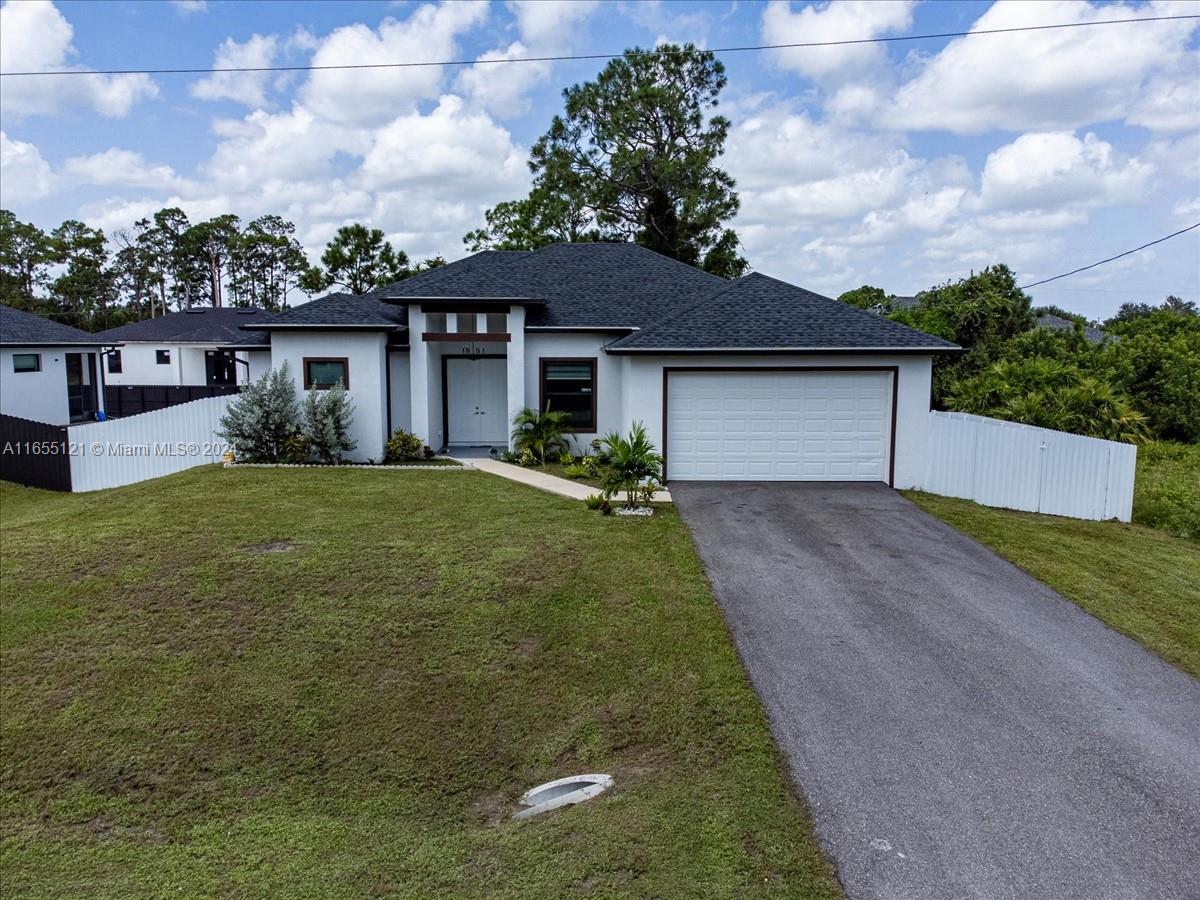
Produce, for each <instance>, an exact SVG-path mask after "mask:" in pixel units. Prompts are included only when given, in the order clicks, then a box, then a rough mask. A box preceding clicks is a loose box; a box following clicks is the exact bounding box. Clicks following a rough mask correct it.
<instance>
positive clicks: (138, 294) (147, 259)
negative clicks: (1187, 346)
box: [111, 228, 158, 321]
mask: <svg viewBox="0 0 1200 900" xmlns="http://www.w3.org/2000/svg"><path fill="white" fill-rule="evenodd" d="M112 243H113V245H114V246H115V247H116V253H114V254H113V261H112V266H111V273H112V279H113V289H114V291H115V292H116V294H117V296H118V297H119V298H122V299H124V301H125V303H126V306H127V308H128V313H127V315H128V317H129V318H131V319H132V320H134V321H137V320H139V319H145V318H148V317H150V316H153V315H154V301H155V298H156V297H157V295H158V278H157V273H156V272H155V269H154V261H153V259H152V258H151V256H150V254H149V253H148V252H147V250H146V247H145V246H144V245H143V244H142V242H141V241H140V240H139V239H138V235H136V234H133V233H131V232H129V231H128V230H126V229H123V228H122V229H118V230H117V231H114V232H113V235H112Z"/></svg>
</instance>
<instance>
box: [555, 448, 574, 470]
mask: <svg viewBox="0 0 1200 900" xmlns="http://www.w3.org/2000/svg"><path fill="white" fill-rule="evenodd" d="M574 462H575V456H574V454H572V453H571V451H570V450H564V451H563V452H562V453H560V454H558V464H559V465H560V466H569V465H572V464H574Z"/></svg>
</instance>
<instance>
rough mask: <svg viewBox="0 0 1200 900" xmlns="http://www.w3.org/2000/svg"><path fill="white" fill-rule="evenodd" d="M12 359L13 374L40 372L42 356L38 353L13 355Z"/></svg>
mask: <svg viewBox="0 0 1200 900" xmlns="http://www.w3.org/2000/svg"><path fill="white" fill-rule="evenodd" d="M12 359H13V371H14V372H40V371H42V354H40V353H14V354H13V358H12Z"/></svg>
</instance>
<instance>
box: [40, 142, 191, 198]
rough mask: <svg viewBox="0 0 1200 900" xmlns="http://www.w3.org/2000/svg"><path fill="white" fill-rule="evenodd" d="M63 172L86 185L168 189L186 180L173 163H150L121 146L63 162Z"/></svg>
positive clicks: (175, 187)
mask: <svg viewBox="0 0 1200 900" xmlns="http://www.w3.org/2000/svg"><path fill="white" fill-rule="evenodd" d="M62 172H63V175H64V176H66V177H69V178H71V179H74V180H75V181H77V182H81V183H83V184H95V185H125V186H128V187H138V188H149V189H155V190H164V191H167V190H177V189H178V188H179V187H180V186H181V185H182V184H183V183H184V182H183V180H182V179H181V178H180V177H179V176H178V175H176V174H175V170H174V169H172V168H171V167H170V166H168V165H164V164H162V163H158V164H152V163H147V162H146V160H145V158H144V157H143V156H142V154H140V153H135V152H134V151H132V150H122V149H120V148H117V147H112V148H110V149H108V150H105V151H104V152H102V153H93V154H91V155H90V156H73V157H71V158H70V159H68V160H67V161H66V163H65V164H64V165H63V169H62Z"/></svg>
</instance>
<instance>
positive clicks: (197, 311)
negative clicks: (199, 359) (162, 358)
mask: <svg viewBox="0 0 1200 900" xmlns="http://www.w3.org/2000/svg"><path fill="white" fill-rule="evenodd" d="M271 316H272V314H271V313H269V312H267V311H266V310H263V309H258V308H257V307H239V306H223V307H220V308H217V309H214V308H213V307H211V306H198V307H196V308H194V309H187V310H183V311H181V312H173V313H167V315H165V316H155V317H154V318H152V319H142V320H141V321H140V322H130V323H129V324H128V325H119V326H117V327H116V328H110V329H108V331H101V332H100V333H99V334H97V335H96V337H100V338H104V339H105V340H108V341H126V342H128V341H149V342H152V343H153V342H158V343H180V344H188V343H195V344H212V343H221V342H223V341H230V340H234V339H235V338H237V337H238V336H240V334H241V331H240V330H239V329H240V328H242V327H243V326H246V325H257V324H260V323H262V322H265V321H267V320H268V319H270V318H271Z"/></svg>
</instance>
